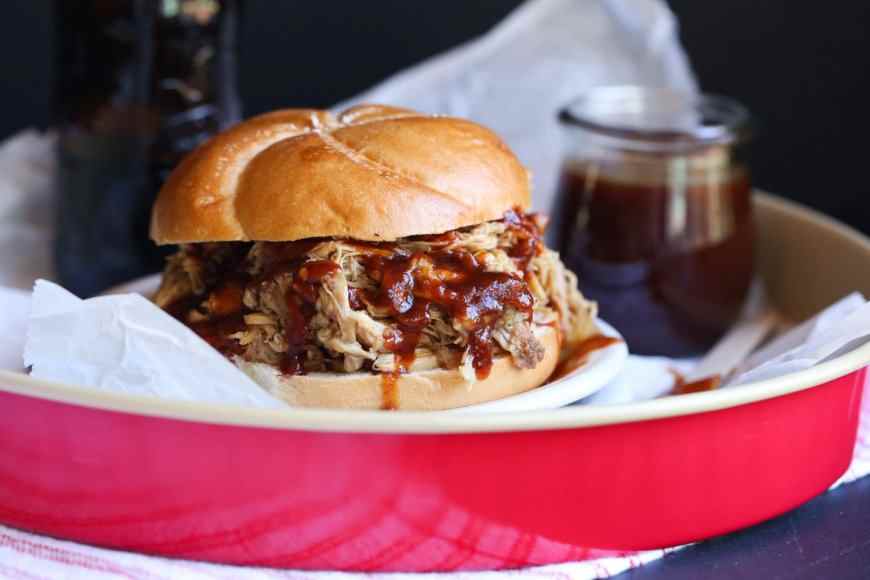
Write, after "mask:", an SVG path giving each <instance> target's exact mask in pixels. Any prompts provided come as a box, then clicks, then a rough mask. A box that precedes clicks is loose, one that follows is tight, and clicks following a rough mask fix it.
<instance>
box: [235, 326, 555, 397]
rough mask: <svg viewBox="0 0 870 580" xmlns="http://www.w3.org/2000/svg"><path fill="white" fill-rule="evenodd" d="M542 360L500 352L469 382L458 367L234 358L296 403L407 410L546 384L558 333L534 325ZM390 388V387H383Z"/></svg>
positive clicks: (268, 387)
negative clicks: (327, 368) (321, 366)
mask: <svg viewBox="0 0 870 580" xmlns="http://www.w3.org/2000/svg"><path fill="white" fill-rule="evenodd" d="M535 336H536V337H537V338H538V340H539V341H540V342H541V344H542V345H543V346H544V353H545V354H544V359H543V360H542V361H541V362H540V363H538V365H537V366H536V367H535V368H533V369H521V368H518V367H517V366H516V365H514V363H513V360H512V359H511V357H510V356H508V355H503V356H499V357H496V358H495V359H494V360H493V364H492V369H491V371H490V373H489V376H487V377H486V378H485V379H483V380H477V381H474V382H469V381H467V380H466V379H465V378H463V376H462V374H460V372H459V371H458V370H447V369H433V370H428V371H417V372H411V373H408V374H403V375H398V376H397V377H396V378H395V382H392V381H391V380H390V379H386V380H385V379H384V378H383V376H382V375H380V374H376V373H312V374H308V375H284V374H282V373H281V372H280V371H279V370H278V369H276V368H275V367H273V366H271V365H267V364H263V363H250V362H247V361H243V360H239V359H237V360H236V364H237V365H238V367H239V368H240V369H242V371H244V372H245V374H247V375H248V376H249V377H251V378H252V379H253V380H254V381H255V382H256V383H257V384H259V385H260V386H261V387H263V388H264V389H266V390H267V391H269V392H270V393H271V394H272V395H274V396H276V397H278V398H280V399H283V400H284V401H286V402H287V403H289V404H290V405H292V406H295V407H322V408H324V407H325V408H331V409H382V408H384V406H385V402H387V401H389V403H390V406H392V407H393V408H396V409H400V410H405V411H437V410H443V409H454V408H457V407H465V406H468V405H474V404H477V403H485V402H487V401H493V400H495V399H501V398H504V397H508V396H510V395H516V394H518V393H522V392H525V391H528V390H530V389H534V388H535V387H538V386H540V385H542V384H543V383H544V382H545V381H546V380H547V378H548V377H549V376H550V374H552V372H553V369H554V368H555V367H556V364H557V363H558V362H559V347H560V344H559V333H558V331H557V330H555V329H553V328H551V327H549V326H537V327H535ZM385 391H386V392H385Z"/></svg>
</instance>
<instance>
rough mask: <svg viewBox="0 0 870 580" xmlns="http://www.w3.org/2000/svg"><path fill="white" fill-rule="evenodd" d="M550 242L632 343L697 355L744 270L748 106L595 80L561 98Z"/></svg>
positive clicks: (713, 335)
mask: <svg viewBox="0 0 870 580" xmlns="http://www.w3.org/2000/svg"><path fill="white" fill-rule="evenodd" d="M560 119H561V121H562V122H563V127H564V129H565V135H566V138H567V139H568V141H567V142H568V143H571V144H572V147H571V148H570V149H568V150H567V151H566V160H565V164H564V168H563V175H562V182H561V188H560V195H559V201H558V203H557V208H556V211H555V212H554V213H555V215H556V217H557V218H558V219H559V220H560V221H561V227H559V228H557V229H558V233H559V234H560V235H559V240H558V246H559V248H560V250H561V252H562V255H563V256H564V257H565V259H566V263H567V265H568V266H569V267H570V268H572V269H574V270H575V271H576V272H577V274H578V277H579V279H580V285H581V290H582V291H583V293H584V294H585V295H586V296H587V297H589V298H591V299H593V300H596V301H597V302H598V304H599V312H600V314H601V317H602V318H603V319H605V320H607V321H608V322H610V323H611V324H613V325H614V326H615V327H616V328H618V329H619V331H620V333H621V334H622V335H623V336H624V337H625V339H626V342H627V343H628V346H629V348H630V349H631V351H632V352H635V353H638V354H661V355H668V356H687V355H694V354H700V353H701V352H703V351H704V350H706V349H707V348H709V347H710V346H712V344H713V343H714V342H715V341H716V340H717V339H718V338H719V337H720V336H721V335H722V334H723V333H724V332H725V331H726V330H727V328H728V327H729V326H730V325H731V324H733V323H734V321H735V320H736V319H737V317H738V315H739V312H740V309H741V307H742V305H743V302H744V300H745V298H746V295H747V293H748V290H749V286H750V282H751V279H752V272H753V237H754V236H753V224H752V210H751V206H752V203H751V185H750V178H749V170H748V167H747V163H746V159H747V150H748V142H749V138H750V137H751V127H750V119H749V113H748V111H747V110H746V109H745V108H744V107H743V106H742V105H740V104H739V103H737V102H735V101H733V100H732V99H728V98H726V97H719V96H715V95H697V94H694V93H690V92H680V91H677V90H673V89H664V88H647V87H631V86H622V87H598V88H595V89H592V90H590V91H588V92H587V93H586V94H585V95H583V96H582V97H581V98H579V99H577V100H576V101H574V102H573V103H571V104H569V105H568V106H567V107H565V108H564V109H563V110H562V112H561V114H560Z"/></svg>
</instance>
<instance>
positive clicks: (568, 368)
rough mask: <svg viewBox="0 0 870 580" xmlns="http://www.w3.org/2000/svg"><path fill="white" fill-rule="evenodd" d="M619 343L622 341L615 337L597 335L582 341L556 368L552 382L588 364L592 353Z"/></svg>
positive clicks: (572, 348)
mask: <svg viewBox="0 0 870 580" xmlns="http://www.w3.org/2000/svg"><path fill="white" fill-rule="evenodd" d="M618 342H622V341H621V340H620V339H618V338H615V337H613V336H605V335H603V334H595V335H592V336H590V337H588V338H585V339H583V340H581V341H580V342H578V343H577V344H575V345H573V346H572V347H571V350H570V352H569V353H568V355H567V356H566V357H565V358H564V359H563V360H562V361H561V362H560V363H559V364H558V365H557V366H556V369H555V370H554V371H553V374H552V375H550V380H551V381H555V380H556V379H561V378H562V377H564V376H565V375H567V374H569V373H572V372H573V371H575V370H576V369H578V368H580V367H581V366H583V365H584V364H586V361H587V359H588V358H589V354H590V353H591V352H593V351H596V350H600V349H602V348H607V347H608V346H610V345H613V344H616V343H618Z"/></svg>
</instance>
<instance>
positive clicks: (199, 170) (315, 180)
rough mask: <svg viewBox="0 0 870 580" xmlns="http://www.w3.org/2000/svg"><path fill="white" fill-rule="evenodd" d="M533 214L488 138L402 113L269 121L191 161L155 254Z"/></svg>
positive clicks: (225, 136)
mask: <svg viewBox="0 0 870 580" xmlns="http://www.w3.org/2000/svg"><path fill="white" fill-rule="evenodd" d="M515 206H519V207H520V208H522V209H526V208H527V207H528V206H529V175H528V173H527V172H526V170H525V169H524V168H523V166H522V165H521V164H520V163H519V161H518V160H517V158H516V157H515V156H514V154H513V153H512V152H511V151H510V149H508V148H507V146H506V145H505V144H504V143H503V142H502V141H501V140H500V139H499V138H498V137H497V136H496V135H495V134H494V133H493V132H492V131H490V130H489V129H486V128H484V127H482V126H480V125H478V124H476V123H472V122H471V121H466V120H462V119H456V118H451V117H436V116H430V115H424V114H422V113H417V112H414V111H411V110H408V109H399V108H395V107H385V106H378V105H363V106H358V107H354V108H351V109H348V110H346V111H344V112H342V113H340V114H338V115H333V114H331V113H329V112H327V111H321V110H314V109H287V110H281V111H275V112H273V113H268V114H265V115H261V116H258V117H254V118H252V119H249V120H247V121H244V122H242V123H240V124H238V125H236V126H234V127H232V128H231V129H229V130H227V131H225V132H223V133H221V134H219V135H217V136H215V137H214V138H212V139H211V140H209V141H208V142H206V143H204V144H203V145H201V146H200V147H199V148H197V149H196V150H195V151H193V152H192V153H191V154H190V155H188V156H187V157H186V158H185V159H184V160H183V161H182V162H181V164H179V166H178V167H177V168H176V169H175V170H174V171H173V172H172V174H171V175H170V177H169V179H168V180H167V182H166V184H165V185H164V186H163V189H161V191H160V193H159V195H158V197H157V201H156V203H155V204H154V209H153V212H152V217H151V237H152V239H153V240H154V241H155V242H157V243H158V244H177V243H191V242H223V241H251V240H253V241H293V240H299V239H304V238H312V237H327V236H334V237H346V238H354V239H359V240H371V241H389V240H395V239H396V238H401V237H406V236H411V235H419V234H436V233H441V232H445V231H448V230H453V229H456V228H460V227H464V226H469V225H473V224H477V223H480V222H484V221H489V220H495V219H499V218H501V217H502V215H503V214H504V212H505V211H507V210H508V209H510V208H512V207H515Z"/></svg>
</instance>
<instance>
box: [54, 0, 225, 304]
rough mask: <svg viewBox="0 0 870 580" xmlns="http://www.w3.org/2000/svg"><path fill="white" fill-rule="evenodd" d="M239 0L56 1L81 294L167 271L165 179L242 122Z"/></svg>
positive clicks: (73, 283)
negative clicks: (155, 226)
mask: <svg viewBox="0 0 870 580" xmlns="http://www.w3.org/2000/svg"><path fill="white" fill-rule="evenodd" d="M238 4H239V2H238V1H237V0H77V1H76V2H69V1H67V0H57V1H56V2H55V4H54V6H55V21H56V23H57V24H56V50H57V54H56V71H57V72H56V86H55V99H54V100H55V113H56V121H57V124H58V126H59V132H60V135H59V141H58V147H57V156H58V165H59V179H58V219H57V236H56V245H55V263H56V268H57V273H58V277H59V279H60V281H61V283H63V284H64V285H65V286H66V287H67V288H69V289H70V290H72V291H74V292H76V293H78V294H79V295H82V296H88V295H92V294H95V293H97V292H99V291H101V290H104V289H105V288H107V287H109V286H112V285H114V284H118V283H121V282H124V281H127V280H130V279H132V278H135V277H137V276H141V275H143V274H146V273H148V272H153V271H157V270H160V269H161V268H162V260H163V252H162V251H160V250H158V248H157V247H156V246H155V245H154V244H153V243H152V242H151V241H150V240H149V238H148V222H149V219H150V208H151V204H152V203H153V201H154V196H155V195H156V193H157V191H158V190H159V188H160V186H161V184H162V182H163V180H164V179H165V178H166V176H167V175H168V173H169V172H170V171H171V170H172V168H173V167H174V166H175V165H176V164H177V163H178V161H179V160H180V159H181V158H182V157H183V156H184V155H185V154H186V153H187V152H188V151H190V150H191V149H193V148H194V147H196V145H198V144H199V143H201V142H202V141H203V140H205V139H206V138H208V137H209V136H211V135H213V134H214V133H215V132H217V131H219V130H220V129H222V128H224V127H226V126H228V125H230V124H232V123H234V122H236V121H237V120H238V119H239V117H240V105H239V99H238V93H237V87H236V65H235V51H236V28H237V24H238V23H237V20H238V10H239V7H238Z"/></svg>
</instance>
